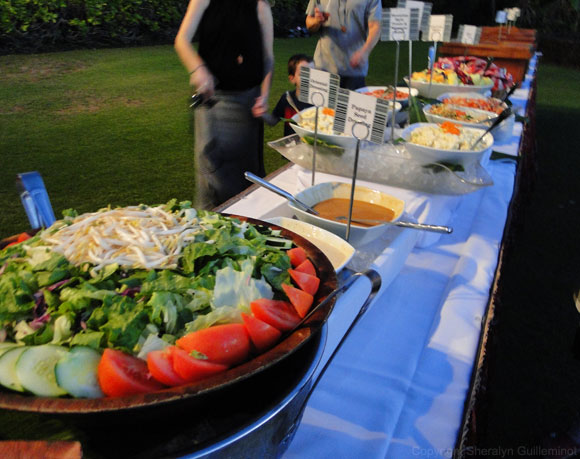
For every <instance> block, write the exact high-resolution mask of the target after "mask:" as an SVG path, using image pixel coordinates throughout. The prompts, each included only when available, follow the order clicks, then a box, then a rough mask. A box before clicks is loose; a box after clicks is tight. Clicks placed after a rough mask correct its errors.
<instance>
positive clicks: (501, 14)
mask: <svg viewBox="0 0 580 459" xmlns="http://www.w3.org/2000/svg"><path fill="white" fill-rule="evenodd" d="M495 22H497V23H498V24H505V23H506V22H507V13H506V12H505V11H498V12H497V13H495Z"/></svg>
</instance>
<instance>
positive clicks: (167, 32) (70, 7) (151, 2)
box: [0, 0, 308, 54]
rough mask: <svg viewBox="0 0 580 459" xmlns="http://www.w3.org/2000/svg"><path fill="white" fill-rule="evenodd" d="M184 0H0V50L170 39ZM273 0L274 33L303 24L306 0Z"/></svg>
mask: <svg viewBox="0 0 580 459" xmlns="http://www.w3.org/2000/svg"><path fill="white" fill-rule="evenodd" d="M188 1H189V0H2V1H0V53H2V54H7V53H19V52H44V51H51V50H57V49H58V50H60V49H70V48H86V47H104V46H126V45H144V44H162V43H170V42H172V41H173V38H174V37H175V34H176V33H177V30H178V28H179V25H180V23H181V20H182V19H183V16H184V14H185V11H186V9H187V4H188ZM271 3H273V7H272V12H273V16H274V29H275V34H276V35H277V36H286V35H287V34H288V30H289V29H292V28H295V27H296V26H299V25H300V26H303V25H304V11H305V10H306V5H307V4H308V0H277V1H276V2H271Z"/></svg>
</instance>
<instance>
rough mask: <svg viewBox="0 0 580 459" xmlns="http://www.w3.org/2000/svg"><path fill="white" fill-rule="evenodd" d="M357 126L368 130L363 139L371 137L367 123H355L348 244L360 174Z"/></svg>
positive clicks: (347, 229)
mask: <svg viewBox="0 0 580 459" xmlns="http://www.w3.org/2000/svg"><path fill="white" fill-rule="evenodd" d="M357 126H363V127H365V128H366V129H367V132H366V134H365V136H364V137H363V138H365V139H366V138H367V137H368V135H369V131H370V128H369V126H368V125H367V124H366V123H355V124H354V125H353V126H352V136H353V137H354V138H355V139H356V149H355V153H354V167H353V171H352V184H351V187H350V204H349V208H348V221H347V223H346V241H347V242H348V238H349V237H350V225H351V223H352V208H353V205H354V189H355V185H356V174H357V172H358V156H359V152H360V139H361V137H358V136H357V135H356V134H355V132H354V131H355V128H356V127H357Z"/></svg>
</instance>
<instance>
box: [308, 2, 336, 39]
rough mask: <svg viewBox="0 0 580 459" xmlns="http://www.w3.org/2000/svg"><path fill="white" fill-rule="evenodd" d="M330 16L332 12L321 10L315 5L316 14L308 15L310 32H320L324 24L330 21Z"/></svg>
mask: <svg viewBox="0 0 580 459" xmlns="http://www.w3.org/2000/svg"><path fill="white" fill-rule="evenodd" d="M329 17H330V13H325V12H323V11H320V9H319V8H318V7H315V8H314V16H306V28H307V29H308V32H310V33H314V32H318V30H319V29H320V27H321V26H322V24H324V23H325V22H326V21H328V18H329Z"/></svg>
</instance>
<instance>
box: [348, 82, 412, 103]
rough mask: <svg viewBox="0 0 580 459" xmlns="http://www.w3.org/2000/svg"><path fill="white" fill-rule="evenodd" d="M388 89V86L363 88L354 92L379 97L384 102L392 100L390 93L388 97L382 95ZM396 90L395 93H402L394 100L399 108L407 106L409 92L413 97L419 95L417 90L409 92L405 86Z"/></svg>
mask: <svg viewBox="0 0 580 459" xmlns="http://www.w3.org/2000/svg"><path fill="white" fill-rule="evenodd" d="M391 88H392V86H391ZM388 89H389V86H365V87H364V88H358V89H356V92H360V93H361V94H367V95H369V96H375V97H380V98H382V99H385V100H393V97H392V92H391V93H390V94H391V95H390V96H389V97H387V96H385V95H384V93H385V92H386V91H387V90H388ZM396 89H397V93H402V95H401V94H398V95H399V97H397V98H396V99H395V101H396V102H399V103H400V104H401V107H406V106H407V105H409V91H410V92H411V96H413V97H414V96H416V95H418V94H419V90H418V89H416V88H411V89H410V90H409V88H407V87H405V86H397V88H396Z"/></svg>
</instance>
